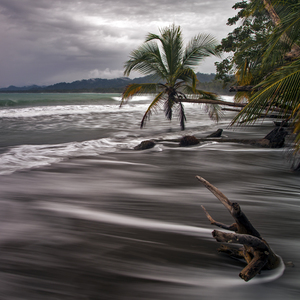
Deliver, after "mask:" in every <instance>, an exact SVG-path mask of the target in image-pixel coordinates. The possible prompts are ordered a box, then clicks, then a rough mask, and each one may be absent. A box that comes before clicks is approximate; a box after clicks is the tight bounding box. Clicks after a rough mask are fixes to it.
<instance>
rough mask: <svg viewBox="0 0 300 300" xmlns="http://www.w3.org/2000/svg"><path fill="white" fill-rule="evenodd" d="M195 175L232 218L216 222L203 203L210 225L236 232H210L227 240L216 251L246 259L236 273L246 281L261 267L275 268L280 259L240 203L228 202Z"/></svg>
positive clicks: (216, 190)
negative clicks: (237, 245)
mask: <svg viewBox="0 0 300 300" xmlns="http://www.w3.org/2000/svg"><path fill="white" fill-rule="evenodd" d="M196 178H197V179H198V180H199V181H200V182H202V183H203V184H204V186H205V187H206V188H207V189H208V190H209V191H211V192H212V193H213V194H214V195H215V196H216V197H217V198H218V199H219V200H220V202H221V203H222V204H223V205H224V206H225V207H226V208H227V209H228V211H229V212H230V214H231V216H232V217H233V219H234V220H235V223H233V224H232V225H226V224H223V223H220V222H218V221H215V220H214V219H213V218H212V217H211V215H210V214H209V213H208V212H207V211H206V209H205V208H204V207H203V206H202V208H203V210H204V212H205V214H206V217H207V218H208V220H209V221H210V223H211V224H212V225H216V226H218V227H220V228H222V229H226V230H229V231H234V232H235V233H230V232H223V231H220V230H214V231H213V232H212V235H213V237H214V238H215V239H216V240H217V242H221V243H226V245H225V244H223V245H222V246H221V247H220V248H219V249H218V251H219V252H224V253H226V254H229V255H230V256H231V257H234V258H238V259H244V260H245V261H246V263H247V266H246V267H245V268H244V269H243V270H242V271H241V272H240V274H239V276H240V277H241V278H242V279H244V280H245V281H249V280H250V279H252V278H253V277H255V276H256V275H257V274H259V273H260V271H261V270H262V269H263V268H264V269H268V270H271V269H275V268H276V267H278V266H279V264H280V261H281V260H280V258H279V257H278V256H277V255H276V254H275V253H274V252H273V250H272V249H271V248H270V246H269V245H268V243H267V242H266V241H265V240H264V239H263V238H262V237H261V235H260V234H259V232H258V231H257V230H256V229H255V228H254V227H253V225H252V224H251V223H250V221H249V220H248V218H247V217H246V215H245V214H244V213H243V212H242V210H241V207H240V205H239V204H238V203H232V202H230V201H229V200H228V199H227V197H226V196H225V195H224V194H223V193H222V192H221V191H220V190H219V189H217V188H216V187H215V186H213V185H212V184H211V183H209V182H208V181H207V180H205V179H204V178H202V177H200V176H196ZM228 244H240V245H242V247H236V246H235V245H230V246H229V245H228Z"/></svg>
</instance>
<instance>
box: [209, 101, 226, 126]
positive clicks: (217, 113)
mask: <svg viewBox="0 0 300 300" xmlns="http://www.w3.org/2000/svg"><path fill="white" fill-rule="evenodd" d="M205 109H206V111H207V113H208V116H209V117H210V118H211V119H212V120H214V121H216V122H219V121H220V119H221V118H222V117H223V116H224V113H223V111H222V108H221V106H220V105H218V104H205Z"/></svg>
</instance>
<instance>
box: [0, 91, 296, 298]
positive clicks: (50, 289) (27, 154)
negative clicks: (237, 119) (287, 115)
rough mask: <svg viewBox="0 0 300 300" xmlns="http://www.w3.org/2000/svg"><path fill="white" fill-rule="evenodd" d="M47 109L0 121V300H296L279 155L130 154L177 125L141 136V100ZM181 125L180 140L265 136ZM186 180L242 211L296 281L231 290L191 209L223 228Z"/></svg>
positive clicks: (221, 146)
mask: <svg viewBox="0 0 300 300" xmlns="http://www.w3.org/2000/svg"><path fill="white" fill-rule="evenodd" d="M46 96H47V97H44V98H42V97H43V96H41V95H39V97H41V98H40V99H38V100H36V102H35V104H34V106H33V105H32V104H30V105H29V104H28V103H27V104H26V105H17V106H13V107H11V106H9V107H5V106H3V108H2V109H1V110H0V115H1V128H0V129H1V139H0V143H1V144H0V145H1V148H0V149H1V150H0V151H1V152H0V153H1V154H0V163H1V165H0V174H1V176H0V208H1V209H0V228H1V235H0V247H1V248H0V249H1V250H0V251H1V256H0V266H1V268H0V295H1V297H0V298H1V299H8V300H10V299H51V300H52V299H117V300H118V299H120V300H121V299H122V300H123V299H126V300H127V299H151V300H152V299H153V300H154V299H162V300H165V299H176V300H177V299H178V300H181V299H193V300H194V299H217V298H218V299H219V298H229V297H230V298H231V299H240V298H243V299H255V298H257V299H298V298H299V294H300V293H299V292H300V287H299V279H300V274H299V264H300V256H299V246H300V239H299V234H298V232H299V229H300V221H299V211H300V206H299V184H298V182H299V174H297V173H294V172H291V171H290V168H289V166H290V165H289V162H288V161H287V160H286V158H285V152H284V150H282V149H279V150H278V149H261V148H255V147H253V146H248V145H240V144H232V143H216V142H211V143H204V144H200V145H196V146H193V147H190V148H179V147H177V145H176V143H172V142H160V143H158V144H157V145H156V146H155V147H154V148H153V149H150V150H146V151H140V152H137V151H133V150H132V148H133V147H134V146H135V145H137V144H138V143H139V142H140V141H141V140H144V139H148V138H156V139H159V138H164V139H170V138H177V137H180V136H182V135H183V133H182V132H181V131H180V130H179V126H178V121H177V120H176V119H175V120H174V121H173V122H172V123H171V124H170V123H169V122H167V121H165V120H164V118H163V116H162V114H159V115H154V116H153V118H152V119H151V121H150V122H149V123H148V124H147V127H146V128H145V129H143V130H140V129H139V127H138V126H139V121H140V119H141V116H142V115H143V111H144V110H145V107H147V103H148V102H149V101H148V100H147V99H135V100H138V101H135V102H133V103H132V104H130V106H127V107H124V108H122V109H119V108H118V104H119V98H118V97H119V96H118V95H109V96H108V95H97V94H93V96H91V95H89V97H90V98H92V100H91V99H90V101H93V102H96V101H98V102H97V104H95V103H92V104H89V105H85V104H84V105H81V104H78V103H77V102H78V97H80V96H78V95H76V97H75V96H74V97H75V98H76V99H75V100H76V101H75V100H74V99H73V100H74V101H75V102H76V103H75V104H72V95H69V98H67V101H66V99H60V98H59V97H58V96H57V97H58V98H59V99H56V101H54V100H55V99H54V100H53V99H52V100H51V105H49V101H48V98H49V97H56V96H55V95H50V96H49V95H46ZM1 97H4V96H3V95H0V101H1V99H2V98H1ZM10 97H13V95H12V96H10ZM15 97H17V95H16V96H15ZM18 97H22V96H20V95H19V96H18ZM32 97H38V96H32ZM60 97H62V96H60ZM64 97H65V96H64ZM81 97H82V98H83V99H84V97H85V95H81ZM97 97H98V98H99V99H98V98H97ZM113 97H114V98H113ZM27 98H29V99H30V97H29V96H27ZM41 99H42V100H41ZM45 99H46V100H45ZM79 100H80V99H79ZM19 101H20V100H19ZM43 101H44V102H43ZM57 101H58V102H57ZM59 101H60V102H59ZM63 101H66V102H63ZM99 101H100V102H101V101H103V104H101V103H99ZM42 102H43V105H39V104H37V103H42ZM53 102H55V103H56V104H57V105H56V104H55V105H52V103H53ZM45 104H48V105H45ZM24 110H25V111H24ZM186 112H187V118H188V123H187V131H186V132H184V134H194V135H196V136H198V137H204V136H206V135H208V134H210V133H211V132H213V131H214V130H216V129H217V128H223V129H224V133H223V135H227V136H229V137H245V136H247V137H263V136H264V135H265V134H266V133H268V132H269V131H270V130H271V129H272V123H271V122H269V123H266V124H264V126H256V127H251V128H243V129H236V130H232V129H229V128H228V127H227V125H228V122H229V120H230V118H231V117H232V115H231V114H228V113H227V115H226V116H225V117H224V119H223V120H222V121H221V123H219V124H215V123H214V122H212V121H210V120H209V119H208V118H207V116H206V114H205V111H203V110H200V108H199V107H198V106H195V105H190V106H189V105H186ZM195 175H200V176H202V177H204V178H205V179H207V180H209V181H210V182H211V183H212V184H214V185H215V186H217V187H218V188H219V189H220V190H221V191H222V192H223V193H224V194H225V195H226V196H227V197H228V198H229V199H230V200H232V201H236V202H239V203H240V205H241V207H242V209H243V211H244V212H245V213H246V215H247V216H248V218H249V219H250V220H251V222H252V224H253V225H254V226H255V227H256V229H257V230H258V231H259V232H260V233H261V235H262V236H263V237H264V238H265V239H266V240H267V241H268V242H269V244H270V245H271V246H272V248H273V250H274V251H275V252H276V253H278V254H279V255H280V256H281V257H282V260H283V262H289V261H292V262H293V264H294V267H284V263H282V265H281V266H280V268H278V269H276V270H273V271H263V272H262V273H261V274H260V275H258V276H257V277H255V278H254V279H253V280H251V281H250V282H248V283H245V282H244V281H243V280H241V279H240V278H239V277H238V274H239V272H240V271H241V270H242V269H243V267H244V263H243V262H240V261H236V260H232V259H230V258H228V257H227V256H225V255H222V254H219V253H218V252H217V248H218V246H219V245H218V243H217V242H216V241H215V240H214V239H213V238H212V236H211V231H212V230H213V229H215V228H213V226H212V225H210V224H209V221H208V220H207V219H206V217H205V215H204V213H203V211H202V209H201V205H204V206H205V207H206V209H207V210H208V211H209V212H210V213H211V215H212V216H213V217H214V218H215V219H216V220H218V221H220V222H224V223H227V224H231V223H232V221H233V220H232V219H231V216H230V215H229V213H228V212H227V210H226V209H225V208H224V207H223V206H222V205H221V204H220V203H219V201H218V200H217V199H216V198H215V197H214V196H213V195H212V194H211V193H210V192H209V191H208V190H206V189H205V187H203V186H202V185H201V184H200V183H199V182H198V181H197V180H196V179H195Z"/></svg>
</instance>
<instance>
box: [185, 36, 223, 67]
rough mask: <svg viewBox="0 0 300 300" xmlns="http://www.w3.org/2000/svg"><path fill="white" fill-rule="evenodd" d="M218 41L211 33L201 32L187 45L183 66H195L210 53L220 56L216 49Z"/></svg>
mask: <svg viewBox="0 0 300 300" xmlns="http://www.w3.org/2000/svg"><path fill="white" fill-rule="evenodd" d="M216 45H217V41H216V39H215V38H214V37H212V36H211V35H210V34H199V35H197V36H195V37H194V38H193V39H192V40H191V41H190V42H189V44H188V45H187V47H186V49H185V52H184V55H183V60H182V66H183V67H194V66H196V65H198V64H199V62H200V61H201V60H203V59H204V58H205V57H208V56H210V55H215V56H220V55H219V54H218V51H216Z"/></svg>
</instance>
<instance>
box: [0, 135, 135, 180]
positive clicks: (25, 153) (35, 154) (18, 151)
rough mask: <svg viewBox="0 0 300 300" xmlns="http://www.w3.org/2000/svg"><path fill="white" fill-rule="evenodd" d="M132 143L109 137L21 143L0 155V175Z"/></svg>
mask: <svg viewBox="0 0 300 300" xmlns="http://www.w3.org/2000/svg"><path fill="white" fill-rule="evenodd" d="M133 144H134V142H132V143H120V142H115V141H114V140H112V139H109V138H103V139H100V140H90V141H84V142H81V143H79V142H71V143H66V144H58V145H21V146H17V147H12V148H11V149H9V150H8V151H7V152H5V153H3V154H1V155H0V175H8V174H12V173H14V172H17V171H21V170H28V169H33V168H40V167H45V166H49V165H51V164H54V163H59V162H61V161H63V160H65V159H67V158H71V157H80V156H97V157H98V156H99V155H100V154H104V153H112V152H116V151H119V150H120V149H129V148H130V147H132V146H133Z"/></svg>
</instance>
